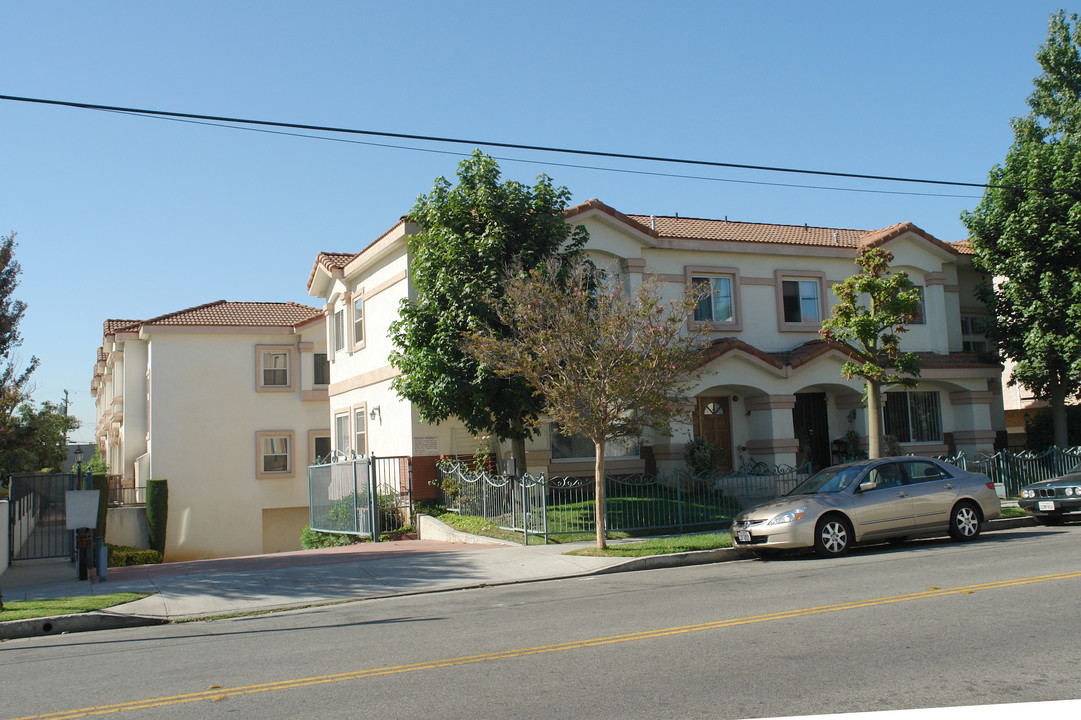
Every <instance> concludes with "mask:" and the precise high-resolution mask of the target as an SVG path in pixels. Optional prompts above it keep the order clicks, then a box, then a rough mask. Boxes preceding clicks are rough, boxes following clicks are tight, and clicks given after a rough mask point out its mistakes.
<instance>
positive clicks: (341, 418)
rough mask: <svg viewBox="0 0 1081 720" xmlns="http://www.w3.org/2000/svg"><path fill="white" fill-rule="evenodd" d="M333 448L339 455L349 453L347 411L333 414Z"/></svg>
mask: <svg viewBox="0 0 1081 720" xmlns="http://www.w3.org/2000/svg"><path fill="white" fill-rule="evenodd" d="M334 449H335V450H336V451H337V452H338V453H339V454H341V455H348V454H349V413H348V412H343V413H338V414H336V415H335V416H334Z"/></svg>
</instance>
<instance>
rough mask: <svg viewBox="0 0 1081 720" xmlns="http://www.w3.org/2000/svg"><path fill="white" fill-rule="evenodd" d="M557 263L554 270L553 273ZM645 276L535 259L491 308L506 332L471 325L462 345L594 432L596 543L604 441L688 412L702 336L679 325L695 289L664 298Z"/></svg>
mask: <svg viewBox="0 0 1081 720" xmlns="http://www.w3.org/2000/svg"><path fill="white" fill-rule="evenodd" d="M561 272H562V278H560V274H561ZM661 290H662V284H661V282H660V281H659V280H657V279H656V278H653V277H651V276H646V277H645V278H643V280H642V282H641V284H640V285H639V287H638V289H637V290H636V291H635V292H633V293H629V292H627V291H625V290H624V288H623V286H622V285H621V283H620V282H619V280H618V279H617V278H616V277H614V276H612V275H604V274H600V275H598V274H597V273H596V272H595V271H594V269H593V268H592V266H591V265H588V264H581V265H578V266H575V267H573V268H564V269H560V268H557V267H554V266H553V267H549V268H536V269H534V270H532V271H530V272H529V273H528V274H526V275H524V276H521V275H519V276H517V277H515V278H514V279H512V280H510V281H509V282H508V283H507V285H506V288H505V292H504V296H503V302H502V303H501V305H500V306H499V316H500V319H501V320H502V322H503V324H504V325H507V326H510V327H513V328H514V329H515V333H514V336H513V337H508V336H505V335H501V334H498V333H495V332H491V331H478V332H476V333H474V334H473V335H472V336H471V337H470V339H469V341H468V342H467V343H466V347H467V349H468V351H469V352H470V353H472V354H473V355H474V356H475V357H476V358H477V359H478V360H479V361H480V362H482V363H483V364H485V365H486V366H490V367H492V368H494V369H495V371H496V372H497V373H499V374H500V375H502V376H505V377H516V378H522V379H523V380H525V381H526V382H528V383H529V385H530V386H531V387H533V388H535V389H536V392H537V395H538V396H540V397H541V398H543V401H544V405H543V411H544V415H546V416H547V418H548V419H549V420H551V421H553V422H554V423H557V424H558V425H559V427H560V430H561V432H563V433H564V434H569V435H584V436H585V437H588V438H589V439H590V440H592V441H593V445H594V448H595V451H596V459H595V463H594V485H595V503H594V504H595V519H596V531H597V547H598V548H601V549H603V548H605V547H607V538H606V534H605V487H604V462H605V461H604V457H605V447H606V445H607V443H608V441H610V440H613V439H615V438H638V437H640V436H641V434H642V431H643V429H644V428H647V427H648V428H655V429H657V430H659V431H660V432H662V433H665V434H666V433H668V432H670V428H671V425H672V422H673V421H674V420H677V419H679V418H685V417H686V415H687V411H686V409H685V408H686V405H687V398H686V393H687V391H688V390H689V389H690V387H691V385H692V383H693V382H694V379H695V377H696V368H697V367H698V365H699V363H700V360H701V349H702V347H703V345H704V343H705V335H704V334H702V333H700V332H695V333H690V334H689V333H688V332H687V319H688V318H689V317H691V314H692V313H693V312H694V308H695V306H696V305H697V304H698V300H699V299H700V297H699V296H700V293H698V292H696V291H694V290H691V289H688V292H686V293H684V294H683V296H682V297H680V298H678V299H674V300H671V301H669V302H668V303H667V304H665V303H664V302H663V300H662V295H661Z"/></svg>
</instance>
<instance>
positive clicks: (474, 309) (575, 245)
mask: <svg viewBox="0 0 1081 720" xmlns="http://www.w3.org/2000/svg"><path fill="white" fill-rule="evenodd" d="M569 200H570V191H568V190H567V189H566V188H565V187H555V186H554V185H553V184H552V180H551V178H549V177H547V176H545V175H541V176H540V177H539V178H538V179H537V182H536V184H535V185H534V186H533V187H527V186H525V185H523V184H521V183H518V182H513V181H501V180H500V173H499V167H498V166H497V165H496V162H495V161H494V160H493V159H492V158H491V157H489V156H487V155H485V154H483V153H481V152H480V151H475V152H474V153H473V154H472V156H470V157H469V158H467V159H466V160H463V161H462V162H461V164H460V165H459V166H458V184H457V185H456V186H452V185H451V184H450V182H448V181H447V179H446V178H439V179H438V180H436V182H435V186H434V187H433V188H432V191H431V193H429V194H428V195H422V196H420V197H419V198H418V200H417V204H416V206H415V207H414V208H413V211H412V213H411V214H410V219H411V220H413V221H414V222H416V223H417V224H418V225H420V232H419V233H417V234H415V235H412V236H410V237H409V238H408V239H407V242H408V244H409V252H410V266H409V271H410V277H411V280H412V284H413V288H414V290H415V291H416V297H415V298H412V299H409V300H405V301H403V302H402V305H401V308H400V319H399V320H398V321H396V322H395V323H393V324H392V325H391V329H390V332H391V340H392V341H393V343H394V348H395V349H394V351H393V352H392V353H391V357H390V360H391V363H392V364H393V365H394V366H395V367H397V368H398V369H399V370H400V371H401V374H400V375H399V376H398V377H397V378H396V379H395V380H394V383H393V387H394V389H395V391H396V392H397V393H398V394H399V395H401V396H402V397H403V398H405V399H407V400H409V401H410V402H412V403H413V404H414V406H415V407H416V408H417V409H418V411H419V413H420V416H421V418H422V419H423V420H425V421H427V422H441V421H443V420H447V419H448V418H451V417H457V418H459V419H460V420H461V421H462V422H463V423H464V424H465V426H466V428H468V429H469V431H470V432H472V433H474V434H476V435H492V436H495V437H496V438H498V439H504V440H505V439H509V440H511V441H512V444H513V452H514V458H515V461H516V463H517V467H518V468H520V469H524V468H525V440H526V438H527V437H529V436H530V434H531V433H532V432H533V430H532V428H533V425H534V422H535V420H536V418H537V416H538V414H539V413H540V411H541V398H540V397H539V396H538V395H537V394H536V392H535V390H534V389H533V388H532V387H531V386H530V385H529V383H528V382H527V381H525V380H524V379H522V378H520V377H515V376H505V375H499V374H497V373H495V372H494V371H493V370H492V368H491V367H489V366H487V365H485V364H484V363H481V362H478V361H477V360H476V359H475V358H474V357H473V356H471V355H470V354H468V353H466V352H465V351H464V350H463V349H462V343H461V339H462V337H464V336H465V335H468V334H469V333H475V332H482V331H483V332H488V333H490V334H491V335H492V336H494V337H502V338H507V339H513V338H514V337H515V329H514V328H513V327H512V326H509V325H507V324H506V323H504V322H503V321H502V320H501V319H500V317H499V315H498V313H497V312H496V309H495V307H494V306H493V303H494V302H495V301H496V300H498V298H499V297H500V296H501V295H502V287H503V283H504V281H505V270H506V268H507V267H510V266H512V265H513V266H519V267H522V268H524V269H526V270H528V269H530V268H534V267H537V266H538V265H541V264H543V263H545V262H547V261H549V260H552V259H555V260H556V261H557V262H559V263H561V264H565V263H569V262H574V261H576V260H577V259H578V258H579V257H580V255H581V249H582V246H583V244H584V243H585V241H586V238H587V234H586V230H585V228H584V227H582V226H580V225H579V226H577V227H572V226H570V225H568V224H567V222H566V221H565V220H564V210H565V209H566V207H567V204H568V202H569Z"/></svg>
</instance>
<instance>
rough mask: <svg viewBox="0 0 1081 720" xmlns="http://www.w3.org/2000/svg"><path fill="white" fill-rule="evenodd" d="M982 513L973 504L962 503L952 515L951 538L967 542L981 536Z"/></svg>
mask: <svg viewBox="0 0 1081 720" xmlns="http://www.w3.org/2000/svg"><path fill="white" fill-rule="evenodd" d="M981 524H982V523H981V521H980V513H979V511H978V510H976V508H975V506H973V505H972V504H971V503H961V504H960V505H958V506H957V507H955V508H954V509H953V513H952V514H951V515H950V537H952V538H953V539H954V540H959V541H961V542H967V541H969V540H975V539H976V538H977V537H979V535H980V526H981Z"/></svg>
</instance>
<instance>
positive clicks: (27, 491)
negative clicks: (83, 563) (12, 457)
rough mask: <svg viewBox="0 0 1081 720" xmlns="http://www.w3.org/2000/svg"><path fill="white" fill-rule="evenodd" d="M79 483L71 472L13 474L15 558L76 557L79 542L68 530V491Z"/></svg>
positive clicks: (12, 544) (12, 543)
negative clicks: (75, 552) (76, 545)
mask: <svg viewBox="0 0 1081 720" xmlns="http://www.w3.org/2000/svg"><path fill="white" fill-rule="evenodd" d="M76 484H77V478H76V476H75V475H74V474H70V473H56V474H35V475H13V476H12V478H11V489H10V492H9V496H8V500H9V501H10V510H9V512H10V518H9V533H10V534H9V538H8V539H9V542H10V545H9V547H10V554H11V558H10V559H11V560H39V559H42V558H54V557H71V556H72V553H73V552H74V548H75V545H74V542H75V541H74V533H73V532H72V531H71V530H68V529H67V502H66V493H67V491H68V490H75V489H77V487H76ZM7 561H8V558H4V562H5V563H6V562H7Z"/></svg>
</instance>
